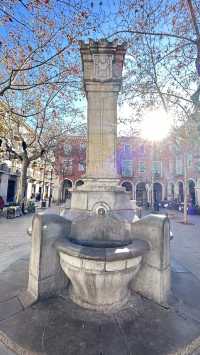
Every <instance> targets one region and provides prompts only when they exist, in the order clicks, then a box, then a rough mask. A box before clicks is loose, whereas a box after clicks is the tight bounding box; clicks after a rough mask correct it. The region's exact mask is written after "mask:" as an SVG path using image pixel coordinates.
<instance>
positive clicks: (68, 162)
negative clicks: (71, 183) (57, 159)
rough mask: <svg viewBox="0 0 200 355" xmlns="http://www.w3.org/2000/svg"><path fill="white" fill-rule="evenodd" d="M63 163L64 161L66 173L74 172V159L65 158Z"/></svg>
mask: <svg viewBox="0 0 200 355" xmlns="http://www.w3.org/2000/svg"><path fill="white" fill-rule="evenodd" d="M63 163H64V170H65V173H66V174H72V169H73V166H72V159H67V160H64V161H63Z"/></svg>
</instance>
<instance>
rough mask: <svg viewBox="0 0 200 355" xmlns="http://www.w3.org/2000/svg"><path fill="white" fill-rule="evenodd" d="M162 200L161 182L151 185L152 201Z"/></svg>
mask: <svg viewBox="0 0 200 355" xmlns="http://www.w3.org/2000/svg"><path fill="white" fill-rule="evenodd" d="M162 199H163V185H162V183H161V182H159V181H156V182H154V184H153V201H154V202H161V201H162Z"/></svg>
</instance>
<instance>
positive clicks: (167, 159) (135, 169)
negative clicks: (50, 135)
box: [56, 136, 200, 205]
mask: <svg viewBox="0 0 200 355" xmlns="http://www.w3.org/2000/svg"><path fill="white" fill-rule="evenodd" d="M86 147H87V140H86V138H84V137H82V136H68V137H67V138H66V139H63V141H60V143H59V145H58V148H57V151H56V172H57V174H58V176H59V182H60V198H61V200H65V199H66V198H67V197H68V196H69V193H68V189H69V188H71V187H76V186H77V185H80V184H82V183H83V180H82V179H83V177H84V174H85V169H86ZM187 151H189V153H188V154H187V167H188V168H187V173H188V174H187V175H188V178H187V180H188V198H189V200H190V201H191V202H192V203H193V204H194V205H200V151H199V148H198V146H197V147H192V150H191V149H190V150H187ZM117 170H118V174H119V178H120V184H121V185H122V186H124V187H125V188H126V190H127V191H129V192H130V194H131V196H132V198H133V199H136V200H137V203H138V205H145V204H147V203H148V204H150V205H151V204H152V203H153V202H155V201H157V202H160V201H164V200H170V201H177V202H183V199H184V157H183V152H181V151H178V150H177V148H176V147H175V145H173V143H172V142H169V139H168V140H167V141H164V142H162V143H150V142H149V141H146V140H143V139H141V138H137V137H118V145H117ZM152 187H153V188H152Z"/></svg>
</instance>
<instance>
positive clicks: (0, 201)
mask: <svg viewBox="0 0 200 355" xmlns="http://www.w3.org/2000/svg"><path fill="white" fill-rule="evenodd" d="M4 206H5V203H4V199H3V197H2V196H0V214H2V212H3V208H4Z"/></svg>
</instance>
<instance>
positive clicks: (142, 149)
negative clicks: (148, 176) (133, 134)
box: [139, 144, 144, 154]
mask: <svg viewBox="0 0 200 355" xmlns="http://www.w3.org/2000/svg"><path fill="white" fill-rule="evenodd" d="M139 154H144V144H141V145H140V146H139Z"/></svg>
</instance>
